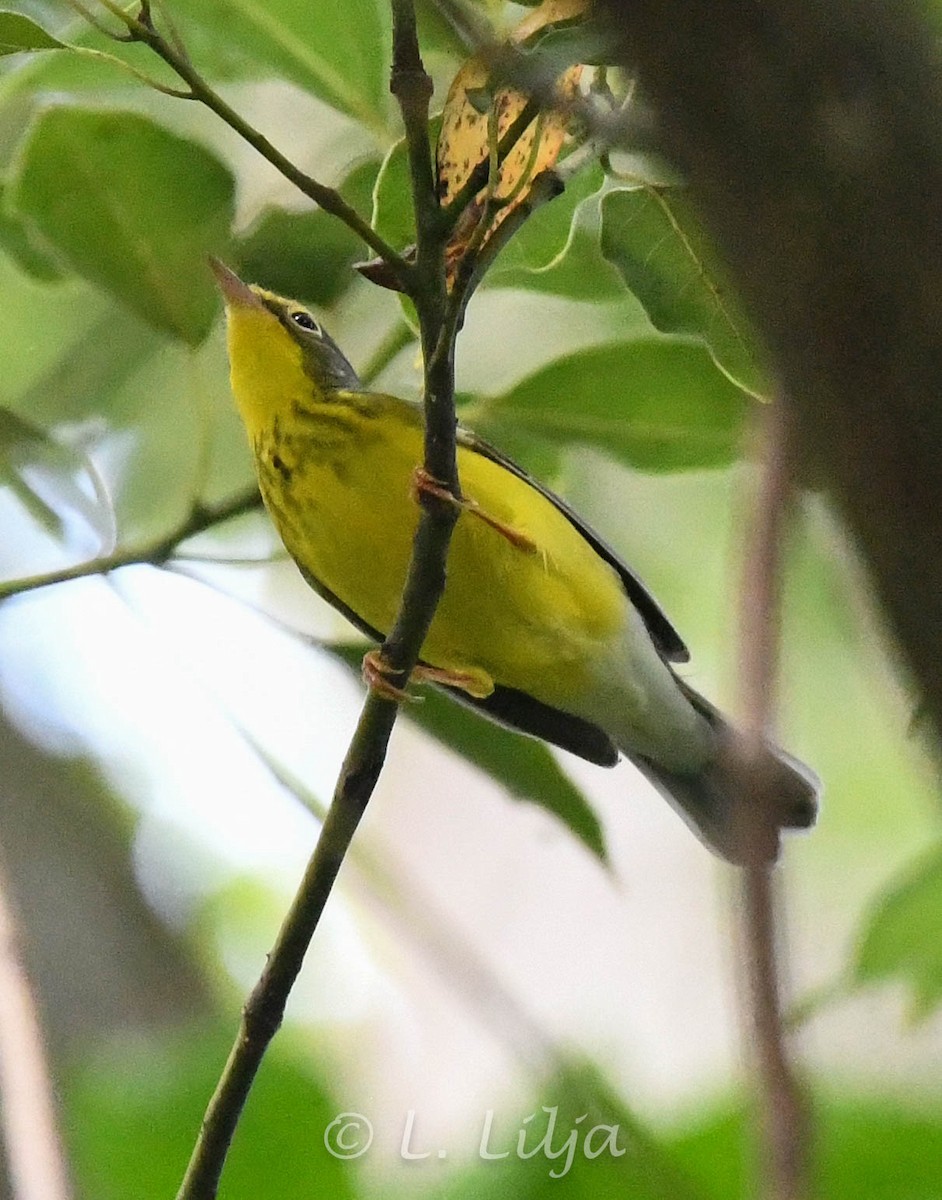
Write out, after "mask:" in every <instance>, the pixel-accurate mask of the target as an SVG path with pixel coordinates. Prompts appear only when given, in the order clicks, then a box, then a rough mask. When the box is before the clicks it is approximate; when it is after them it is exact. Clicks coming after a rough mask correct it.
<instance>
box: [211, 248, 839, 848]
mask: <svg viewBox="0 0 942 1200" xmlns="http://www.w3.org/2000/svg"><path fill="white" fill-rule="evenodd" d="M212 265H213V270H214V272H215V274H216V277H217V279H218V280H219V284H220V287H221V289H222V292H223V296H224V298H225V303H226V313H227V318H228V346H229V360H230V366H231V378H232V390H233V393H234V395H235V399H236V403H237V405H238V408H239V412H240V414H241V416H242V420H243V421H244V423H245V427H246V430H247V432H248V436H249V441H250V442H251V445H252V449H253V451H254V455H255V464H256V468H257V472H258V480H259V486H260V489H261V493H262V497H263V499H264V501H265V504H266V506H267V508H268V511H269V513H270V514H271V517H272V520H273V521H274V523H275V526H276V528H277V530H278V532H279V534H280V535H281V538H282V540H283V542H284V544H285V546H286V547H287V549H288V552H289V553H290V554H291V556H292V557H293V558H294V560H295V562H296V563H297V564H298V566H299V568H300V569H301V572H302V574H303V575H304V577H305V579H306V580H307V581H308V582H309V583H310V585H311V586H312V587H313V588H314V590H315V591H317V592H318V593H319V594H320V595H321V596H323V597H324V598H325V599H326V600H328V601H329V602H330V603H331V604H332V605H334V607H335V608H337V609H339V610H340V612H342V613H343V614H344V615H345V616H347V617H348V618H349V619H350V620H351V621H352V622H353V624H354V625H356V626H357V627H358V628H359V629H360V630H362V631H363V632H364V633H366V634H367V635H368V636H370V637H372V638H374V639H375V640H377V641H381V640H382V638H383V635H384V634H385V633H386V632H387V631H388V630H389V628H390V627H391V625H392V622H393V620H394V618H395V615H396V612H397V608H398V604H399V599H400V596H401V592H402V586H403V582H404V580H405V576H406V572H407V569H408V564H409V559H410V555H411V551H412V539H413V534H414V532H415V527H416V522H417V520H418V515H419V509H418V505H417V504H416V490H417V489H421V488H422V487H432V488H433V489H434V483H433V481H429V480H428V479H427V478H425V477H424V476H423V474H422V473H421V471H419V470H418V469H417V468H418V467H419V464H421V462H422V457H423V417H422V410H421V408H420V407H419V406H418V405H416V404H413V403H411V402H410V401H407V400H403V399H400V398H399V397H396V396H389V395H383V394H381V393H378V392H371V391H368V390H367V389H365V388H364V387H363V385H362V383H361V382H360V380H359V378H358V377H357V374H356V372H355V371H354V369H353V367H352V366H351V365H350V363H349V362H348V361H347V359H346V358H345V357H344V355H343V353H342V352H341V351H340V349H339V348H338V347H337V345H336V344H335V343H334V342H333V341H332V339H331V338H330V337H329V336H328V335H327V333H325V332H324V330H323V329H322V328H321V326H320V324H319V322H318V321H317V320H316V319H315V317H314V316H313V315H312V314H311V313H310V312H309V311H308V310H307V309H306V308H305V307H303V305H300V304H298V303H297V302H296V301H294V300H289V299H285V298H284V297H282V296H276V295H274V294H273V293H272V292H268V291H265V290H264V289H262V288H260V287H256V286H254V285H252V286H250V285H248V284H245V283H243V282H242V280H240V279H239V278H238V276H236V275H234V274H233V273H232V272H231V271H230V270H229V269H228V268H227V267H225V266H223V265H222V264H221V263H219V262H215V261H214V262H213V264H212ZM458 469H459V475H460V479H461V490H462V494H463V500H462V502H461V503H462V512H461V514H460V516H459V519H458V523H457V525H456V527H455V531H454V535H453V538H452V543H451V548H450V551H449V557H448V570H447V583H446V587H445V592H444V595H443V597H442V600H441V603H440V604H439V607H438V610H437V612H436V614H435V619H434V621H433V623H432V626H431V629H430V630H429V633H428V636H427V638H426V641H425V644H424V645H423V647H422V655H421V664H422V665H421V667H420V668H419V670H418V674H419V676H420V677H421V676H424V677H425V678H426V679H430V680H431V681H432V682H434V683H436V684H438V685H440V686H443V687H445V688H446V689H447V690H449V691H450V692H452V693H453V694H454V695H455V696H456V697H457V698H459V699H461V700H463V701H464V702H466V703H468V704H471V705H473V706H474V707H475V708H476V709H478V710H479V711H480V712H482V713H484V714H486V715H487V716H489V717H491V718H493V719H494V720H497V721H500V722H501V723H503V724H505V725H509V726H511V727H512V728H514V729H517V730H520V731H521V732H523V733H528V734H531V735H534V736H536V737H540V738H543V739H545V740H546V741H548V742H552V743H554V744H555V745H557V746H561V747H563V748H565V749H566V750H569V751H571V752H573V753H574V754H578V755H580V756H581V757H582V758H585V759H588V760H589V761H590V762H594V763H599V764H602V765H604V766H612V765H614V764H615V762H617V760H618V754H619V752H621V753H622V754H624V755H626V756H627V757H628V758H629V759H630V760H631V761H632V762H633V763H634V764H635V765H636V766H637V767H638V768H639V769H640V770H641V771H642V772H643V774H644V775H646V776H647V777H648V778H649V779H650V780H651V781H652V782H653V783H654V784H655V785H656V786H657V787H658V789H659V790H660V791H661V792H662V793H663V794H664V795H665V796H666V797H667V798H668V799H669V800H670V801H671V802H672V803H673V804H674V806H675V807H676V808H677V810H678V811H679V812H680V814H681V816H683V817H684V819H685V820H686V821H687V822H688V824H689V825H691V826H692V828H693V829H694V830H695V832H696V833H697V834H698V835H699V836H700V837H701V838H702V840H703V841H704V842H705V843H706V844H707V845H708V846H710V847H711V848H712V849H713V850H715V851H717V852H718V853H719V854H721V855H723V856H724V857H726V858H728V859H730V860H731V861H734V862H735V861H742V860H743V857H744V855H745V854H746V850H745V847H744V833H743V822H742V820H741V819H740V816H741V814H739V813H738V811H737V810H738V805H737V802H736V800H735V797H736V796H737V795H739V794H740V793H741V788H740V789H737V788H736V787H734V786H733V785H732V782H731V780H730V778H729V774H728V772H729V766H728V759H729V755H728V751H729V745H730V730H729V727H728V726H727V725H726V723H725V722H724V720H723V718H722V717H721V716H720V715H719V713H717V711H716V710H715V709H714V708H713V706H712V705H711V704H709V702H708V701H706V700H705V699H704V698H703V697H702V696H700V695H698V694H697V693H696V692H695V691H693V689H692V688H690V687H689V686H688V685H687V684H686V683H685V682H684V681H683V680H682V679H680V678H679V677H678V676H677V674H676V673H675V671H674V670H673V667H672V665H671V664H672V663H680V662H685V661H687V659H688V657H689V656H688V654H687V650H686V647H685V646H684V644H683V642H682V641H681V639H680V637H679V636H678V634H677V633H676V631H675V630H674V628H673V626H672V625H671V623H670V621H669V620H668V619H667V617H666V616H665V615H664V613H663V612H662V611H661V609H660V608H659V606H658V604H657V602H656V601H655V600H654V598H653V597H652V596H651V594H650V593H649V592H648V591H647V589H646V588H645V586H644V584H643V583H642V582H641V581H640V580H639V579H638V577H637V576H636V575H635V574H634V573H633V572H632V571H631V570H630V569H629V568H628V567H627V566H626V565H625V564H624V563H623V562H622V561H621V560H620V559H619V558H618V556H617V555H616V554H615V553H614V551H613V550H611V548H610V547H608V546H607V545H606V544H605V542H604V541H603V540H602V539H601V538H600V537H599V536H598V535H597V534H595V533H594V532H593V531H592V530H591V529H590V528H589V527H588V526H587V525H586V524H585V523H584V522H583V521H582V520H581V519H580V518H579V517H578V516H577V515H576V514H575V513H574V512H573V511H572V510H571V509H570V508H569V507H568V506H567V505H566V504H565V503H564V502H563V501H562V500H561V499H560V498H559V497H558V496H555V495H554V494H553V493H552V492H551V491H549V490H548V489H547V488H545V487H543V486H542V485H541V484H539V483H538V482H537V481H536V480H534V479H533V478H531V477H530V476H529V475H528V474H527V473H526V472H525V471H523V470H522V469H521V468H520V467H518V466H517V465H516V464H515V463H513V462H512V461H511V460H510V459H508V458H506V457H505V456H504V455H502V454H501V453H500V452H499V451H498V450H495V449H494V448H493V447H491V446H489V445H487V444H485V443H484V442H482V441H481V440H480V439H478V438H477V437H475V436H474V434H472V433H470V432H469V431H467V430H465V429H459V433H458ZM366 667H367V674H368V677H370V678H371V680H372V682H374V684H376V685H378V686H381V687H382V686H383V681H382V666H381V664H380V663H379V662H378V659H377V656H373V657H370V656H368V658H367V660H366ZM763 767H764V774H765V776H766V778H767V779H770V780H771V782H772V786H771V787H770V788H769V793H770V794H774V795H775V796H776V797H777V800H776V819H777V823H778V824H779V825H781V826H783V827H791V828H806V827H808V826H810V825H812V824H813V822H814V819H815V814H816V807H817V791H818V786H817V780H816V779H815V778H814V776H813V774H812V773H811V772H810V771H808V770H807V769H806V768H804V767H803V766H802V765H801V764H799V763H797V762H796V761H795V760H793V759H791V758H789V757H788V756H786V755H785V754H783V753H781V752H780V751H777V750H772V749H770V750H769V752H768V755H767V761H766V762H764V763H763ZM766 849H767V852H768V854H769V856H770V857H771V856H774V854H775V853H776V852H777V849H778V837H777V836H776V837H775V839H774V845H769V846H768V847H767V848H766Z"/></svg>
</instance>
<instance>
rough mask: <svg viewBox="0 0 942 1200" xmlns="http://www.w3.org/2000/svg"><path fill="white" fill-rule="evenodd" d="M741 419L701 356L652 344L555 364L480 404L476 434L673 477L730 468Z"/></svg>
mask: <svg viewBox="0 0 942 1200" xmlns="http://www.w3.org/2000/svg"><path fill="white" fill-rule="evenodd" d="M746 411H747V410H746V401H745V398H744V396H743V393H742V392H741V391H740V390H739V388H737V387H736V386H735V385H733V384H732V383H730V381H729V380H728V379H727V378H726V377H725V376H724V375H722V374H721V373H720V372H719V371H718V370H717V369H716V367H715V365H714V363H713V361H712V360H711V358H710V356H709V354H708V353H707V351H706V350H705V348H704V347H702V346H699V345H696V344H691V343H690V342H685V341H672V340H668V339H666V338H660V337H651V338H638V339H635V340H633V341H628V342H620V343H615V344H612V345H608V346H595V347H591V348H589V349H587V350H580V351H577V352H576V353H574V354H570V355H567V356H566V357H564V358H559V359H557V360H556V361H555V362H553V363H550V364H549V365H548V366H546V367H544V368H543V369H542V370H540V371H538V372H537V373H536V374H535V375H531V376H529V378H527V379H524V380H523V381H522V382H521V383H519V384H518V385H517V386H516V387H514V388H512V389H511V390H510V391H509V392H507V393H505V394H504V395H503V396H495V397H489V398H486V399H484V400H482V401H480V402H479V405H478V406H477V410H476V412H475V415H474V425H475V428H476V429H477V431H478V432H479V433H481V434H484V435H485V436H487V437H489V438H491V440H493V441H494V442H495V443H497V444H498V445H500V443H501V441H502V440H503V438H502V432H503V430H504V429H507V430H514V429H518V430H519V429H520V428H523V429H525V430H527V431H529V432H532V433H533V434H535V435H536V436H538V437H539V438H543V439H546V440H548V441H553V442H556V443H560V444H562V445H573V444H581V445H587V446H594V447H597V448H598V449H600V450H603V451H604V452H605V453H607V454H609V455H611V456H612V457H614V458H617V459H620V460H621V461H622V462H625V463H628V464H629V465H630V466H633V467H638V468H641V469H642V470H647V471H678V470H684V469H692V468H699V467H715V466H722V465H725V464H727V463H729V462H731V461H733V460H734V459H735V458H736V456H737V454H738V451H739V439H740V435H741V432H742V424H743V420H744V417H745V415H746Z"/></svg>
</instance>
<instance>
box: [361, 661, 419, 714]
mask: <svg viewBox="0 0 942 1200" xmlns="http://www.w3.org/2000/svg"><path fill="white" fill-rule="evenodd" d="M361 670H362V672H363V682H364V683H365V684H366V686H367V687H368V688H369V689H370V691H371V692H377V693H378V694H379V695H380V696H382V697H383V699H384V700H395V701H396V703H397V704H405V703H406V702H408V703H410V704H414V703H415V701H416V700H417V699H418V697H416V696H410V695H409V693H408V692H407V691H406V689H405V688H401V687H396V685H395V684H394V683H393V682H392V681H391V679H390V676H391V675H398V674H399V672H398V671H393V669H392V667H391V666H390V665H389V663H388V662H387V661H386V658H385V657H384V655H383V652H382V650H368V651H367V652H366V654H364V655H363V665H362V668H361Z"/></svg>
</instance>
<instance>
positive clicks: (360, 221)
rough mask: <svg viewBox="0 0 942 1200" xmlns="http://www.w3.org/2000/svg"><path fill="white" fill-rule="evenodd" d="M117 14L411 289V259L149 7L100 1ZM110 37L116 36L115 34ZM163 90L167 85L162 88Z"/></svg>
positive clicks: (74, 0) (193, 91) (194, 95)
mask: <svg viewBox="0 0 942 1200" xmlns="http://www.w3.org/2000/svg"><path fill="white" fill-rule="evenodd" d="M69 3H70V4H71V5H72V7H73V8H75V9H76V11H79V12H81V11H82V10H83V7H84V6H83V5H81V4H80V2H79V0H69ZM99 3H101V4H103V5H104V7H105V8H107V9H108V11H109V12H111V13H112V14H113V15H114V16H115V17H117V18H118V19H119V20H120V21H123V23H124V24H125V26H126V27H127V30H128V34H129V35H130V37H131V39H132V40H133V41H136V42H141V43H143V44H144V45H146V46H149V47H150V49H151V50H152V51H153V52H154V53H155V54H156V55H157V56H158V58H161V59H163V61H164V62H165V63H166V64H167V65H168V66H169V67H170V68H171V69H172V70H173V71H174V73H175V74H176V75H178V76H179V77H180V79H182V80H183V82H184V83H185V84H187V86H188V88H189V91H188V92H186V93H179V92H175V93H174V94H176V95H183V96H185V98H187V99H191V100H196V101H198V102H199V103H200V104H203V105H205V107H206V108H208V109H210V111H212V112H214V113H215V114H216V116H217V117H219V118H220V119H221V120H222V121H224V122H225V124H226V125H228V126H229V128H230V129H232V130H234V132H235V133H237V134H238V135H239V137H241V138H242V139H243V141H245V142H247V143H248V144H249V145H250V146H252V147H253V149H255V150H257V151H258V153H259V154H260V155H261V156H262V157H263V158H264V159H265V160H266V161H267V162H269V163H271V165H272V166H273V167H274V168H275V170H276V171H278V172H280V174H281V175H283V176H284V178H285V179H287V180H288V182H289V183H292V184H294V186H295V187H296V188H297V189H298V191H300V192H301V193H302V194H303V195H305V196H307V197H308V199H309V200H313V201H314V203H315V204H318V205H320V207H321V208H322V209H323V210H324V211H325V212H328V213H330V214H331V216H334V217H337V219H338V220H340V221H343V223H344V224H345V225H346V226H347V227H348V228H349V229H352V230H353V232H354V233H355V234H357V235H358V236H359V237H361V238H362V239H363V241H364V242H366V244H367V245H368V246H369V247H370V248H371V249H372V250H374V251H375V252H376V253H377V254H378V255H379V256H380V257H381V258H382V259H383V260H384V261H385V262H386V263H388V265H389V267H390V269H391V270H392V271H393V272H394V273H395V275H396V277H397V279H398V280H399V281H400V283H401V284H402V287H403V290H404V291H407V292H409V291H411V280H412V268H411V266H410V264H409V263H408V262H406V260H405V259H404V258H403V257H402V255H401V254H399V253H398V252H397V251H396V250H395V249H394V248H393V247H392V246H391V245H390V244H389V243H388V242H387V241H386V240H385V238H383V237H382V236H381V235H380V234H378V233H377V232H376V230H375V229H374V228H373V227H372V226H371V225H370V224H369V222H368V221H366V220H365V219H364V218H363V217H361V216H360V214H359V213H358V212H357V211H356V209H355V208H353V207H352V205H350V204H348V203H347V201H346V200H344V198H343V197H342V196H341V195H340V193H339V192H338V191H337V190H336V189H335V188H331V187H327V186H326V185H325V184H323V183H320V182H318V180H316V179H314V178H313V177H312V176H310V175H308V174H306V173H305V172H304V171H302V170H301V169H300V168H299V167H297V166H295V164H294V163H293V162H292V161H291V160H290V159H289V158H286V157H285V155H284V154H282V153H281V151H280V150H278V149H276V147H275V146H273V145H272V143H271V142H270V141H269V140H268V138H266V137H265V136H264V134H262V133H260V132H259V131H258V130H257V129H255V128H254V126H252V125H250V124H249V122H248V121H246V120H245V118H244V117H242V116H241V115H240V114H239V113H237V112H236V110H235V109H234V108H232V107H231V106H230V105H228V104H227V103H226V102H225V100H223V98H222V97H221V96H220V95H219V93H218V92H216V91H214V90H213V88H211V87H210V85H209V84H208V83H207V82H206V80H205V79H203V77H202V75H200V73H199V72H198V71H197V70H196V68H195V67H194V66H193V64H192V63H191V62H190V58H189V55H188V54H186V53H185V52H184V51H183V50H182V49H181V48H180V47H178V46H177V45H176V44H174V42H175V41H176V36H175V35H174V41H170V40H168V39H167V38H165V37H164V36H163V34H161V33H160V32H158V30H157V29H156V28H155V27H154V25H153V23H152V22H151V20H150V15H149V13H148V12H147V10H146V9H145V10H142V12H141V14H140V15H139V16H137V17H135V16H134V15H133V14H132V13H129V12H126V11H124V10H123V9H121V8H120V7H119V6H118V5H117V4H115V3H113V0H99ZM111 36H112V37H114V36H115V35H114V34H112V35H111ZM160 90H161V91H164V90H166V89H164V88H163V87H161V88H160Z"/></svg>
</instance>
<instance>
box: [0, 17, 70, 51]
mask: <svg viewBox="0 0 942 1200" xmlns="http://www.w3.org/2000/svg"><path fill="white" fill-rule="evenodd" d="M62 49H64V46H63V44H62V42H60V41H58V40H57V39H56V38H54V37H53V36H52V34H49V33H47V32H46V31H45V29H43V28H42V27H41V26H40V25H37V24H36V22H35V21H31V20H30V18H29V17H24V16H22V15H20V14H19V13H15V12H9V11H0V56H2V55H5V54H21V53H22V52H23V51H24V50H62Z"/></svg>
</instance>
